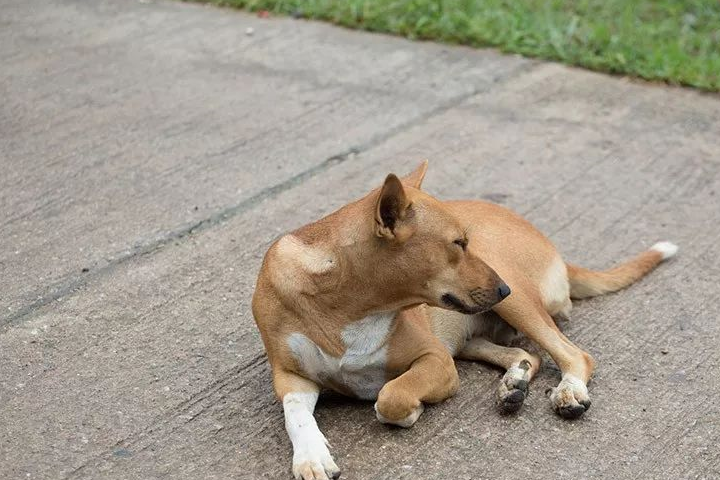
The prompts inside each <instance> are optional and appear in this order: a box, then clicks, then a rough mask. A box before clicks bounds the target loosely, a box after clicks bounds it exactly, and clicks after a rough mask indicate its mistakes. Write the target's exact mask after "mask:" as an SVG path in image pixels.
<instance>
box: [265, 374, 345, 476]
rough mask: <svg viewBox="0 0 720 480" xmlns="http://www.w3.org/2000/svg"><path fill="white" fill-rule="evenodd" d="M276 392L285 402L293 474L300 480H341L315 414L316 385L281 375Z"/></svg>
mask: <svg viewBox="0 0 720 480" xmlns="http://www.w3.org/2000/svg"><path fill="white" fill-rule="evenodd" d="M274 381H275V390H276V392H277V395H278V398H280V399H281V400H282V403H283V410H284V412H285V428H286V429H287V432H288V436H289V437H290V441H291V442H292V446H293V466H292V471H293V475H294V476H295V478H296V479H298V480H300V479H302V480H329V479H330V478H332V479H337V478H339V477H340V469H339V468H338V466H337V465H336V464H335V461H334V460H333V458H332V456H331V455H330V451H329V450H328V442H327V439H325V435H323V433H322V432H321V431H320V429H319V428H318V426H317V422H315V417H314V416H313V412H314V411H315V404H316V403H317V399H318V393H319V391H320V389H319V387H318V385H317V384H316V383H315V382H312V381H310V380H307V379H305V378H303V377H300V376H299V375H295V374H293V373H286V372H278V373H276V374H275V375H274Z"/></svg>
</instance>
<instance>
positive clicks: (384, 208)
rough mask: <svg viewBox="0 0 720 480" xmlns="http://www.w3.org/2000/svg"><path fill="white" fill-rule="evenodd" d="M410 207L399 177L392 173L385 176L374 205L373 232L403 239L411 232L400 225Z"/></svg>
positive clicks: (390, 237) (386, 236)
mask: <svg viewBox="0 0 720 480" xmlns="http://www.w3.org/2000/svg"><path fill="white" fill-rule="evenodd" d="M409 209H410V201H409V200H408V197H407V195H406V194H405V189H404V188H403V186H402V183H401V182H400V179H399V178H398V177H397V176H396V175H395V174H394V173H391V174H390V175H388V176H387V178H385V183H384V184H383V186H382V188H381V189H380V195H379V196H378V200H377V205H376V206H375V234H376V235H377V236H378V237H385V238H389V239H397V240H399V241H405V239H407V238H408V237H409V236H410V235H411V232H410V231H409V229H408V228H405V227H407V226H404V225H402V223H403V220H404V219H405V218H406V217H407V214H408V211H409Z"/></svg>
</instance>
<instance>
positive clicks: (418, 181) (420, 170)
mask: <svg viewBox="0 0 720 480" xmlns="http://www.w3.org/2000/svg"><path fill="white" fill-rule="evenodd" d="M427 167H428V161H427V160H423V161H422V162H421V163H420V165H418V166H417V167H415V170H413V171H412V173H409V174H407V175H405V176H404V177H403V178H402V183H403V184H404V185H408V186H410V187H413V188H417V189H418V190H420V187H421V186H422V182H423V179H424V178H425V172H427Z"/></svg>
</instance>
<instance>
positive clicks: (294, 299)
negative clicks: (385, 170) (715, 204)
mask: <svg viewBox="0 0 720 480" xmlns="http://www.w3.org/2000/svg"><path fill="white" fill-rule="evenodd" d="M426 168H427V162H423V164H421V165H420V166H419V167H418V168H417V169H416V170H415V171H414V172H413V173H412V174H410V175H409V176H407V177H406V178H404V179H403V180H402V181H401V180H399V179H398V178H397V177H396V176H395V175H392V174H390V175H388V177H387V178H386V180H385V183H384V184H383V186H382V187H381V188H380V189H377V190H374V191H372V192H370V193H369V194H368V195H367V196H365V197H364V198H362V199H360V200H358V201H356V202H354V203H351V204H349V205H346V206H345V207H343V208H341V209H340V210H338V211H336V212H334V213H332V214H330V215H328V216H327V217H325V218H323V219H321V220H318V221H317V222H315V223H312V224H310V225H306V226H304V227H302V228H300V229H298V230H296V231H294V232H292V233H290V234H287V235H285V236H283V237H282V238H280V239H279V240H278V241H277V242H275V243H274V244H273V246H272V247H270V249H269V251H268V252H267V254H266V256H265V260H264V262H263V265H262V269H261V270H260V275H259V277H258V281H257V288H256V291H255V295H254V297H253V315H254V317H255V321H256V322H257V325H258V328H259V329H260V333H261V335H262V338H263V342H264V343H265V347H266V349H267V353H268V359H269V361H270V365H271V366H272V373H273V381H274V385H275V392H276V394H277V396H278V398H279V399H280V400H282V402H283V408H284V411H285V425H286V428H287V431H288V434H289V436H290V440H291V441H292V444H293V451H294V455H293V474H294V475H295V477H296V478H298V479H299V478H303V479H305V480H308V479H326V478H328V477H332V478H337V477H339V475H340V471H339V469H338V467H337V465H336V464H335V462H334V461H333V458H332V457H331V455H330V452H329V451H328V448H327V444H326V440H325V437H324V436H323V434H322V433H321V432H320V430H319V429H318V427H317V424H316V422H315V419H314V417H313V411H314V408H315V403H316V401H317V398H318V392H319V391H320V388H322V387H326V388H331V389H333V390H336V391H338V392H341V393H344V394H347V395H352V396H356V397H359V398H363V399H372V400H375V399H376V400H377V401H376V403H375V411H376V414H377V418H378V419H379V420H380V421H381V422H384V423H392V424H395V425H400V426H403V427H410V426H411V425H413V424H414V423H415V421H416V420H417V419H418V417H419V416H420V414H421V413H422V411H423V403H436V402H440V401H442V400H445V399H446V398H448V397H450V396H451V395H453V394H454V393H455V391H456V390H457V388H458V375H457V371H456V369H455V364H454V362H453V357H459V358H463V359H470V360H482V361H486V362H490V363H493V364H496V365H499V366H501V367H503V368H505V369H506V373H505V375H504V377H503V379H502V381H501V382H500V387H499V395H498V401H499V405H500V407H501V408H502V409H503V410H505V411H515V410H517V409H519V408H520V406H521V405H522V402H523V401H524V399H525V395H526V393H527V385H528V382H529V381H530V380H531V379H532V377H533V375H535V373H536V372H537V371H538V368H539V367H540V358H539V357H538V356H537V355H533V354H530V353H528V352H526V351H524V350H522V349H519V348H509V347H505V346H500V345H498V344H496V343H494V342H496V341H501V340H503V337H505V339H506V337H507V336H508V335H507V334H508V332H509V333H513V329H516V330H519V331H520V332H522V333H524V334H525V335H526V336H527V337H529V338H530V339H531V340H533V341H534V342H535V343H537V344H538V345H539V346H540V347H542V348H543V349H545V350H546V351H547V352H548V353H549V354H550V356H551V357H552V358H553V360H554V361H555V362H556V363H557V364H558V366H559V367H560V370H561V371H562V380H561V381H560V384H559V385H558V386H557V387H556V388H554V389H553V391H552V393H551V395H550V401H551V403H552V405H553V407H554V409H555V410H556V411H557V412H558V413H559V414H560V415H562V416H563V417H566V418H575V417H578V416H580V415H581V414H582V413H583V412H585V410H587V409H588V408H589V406H590V398H589V396H588V391H587V387H586V384H587V382H588V380H589V379H590V376H591V375H592V372H593V368H594V361H593V359H592V358H591V357H590V355H588V354H587V353H586V352H584V351H582V350H581V349H579V348H578V347H576V346H575V345H573V344H572V343H571V342H570V340H568V339H567V338H566V337H565V335H563V334H562V333H561V332H560V331H559V330H558V328H557V327H556V326H555V322H554V320H553V316H556V317H557V316H561V317H566V316H567V315H568V314H569V312H570V308H571V306H572V305H571V302H570V298H571V297H573V298H585V297H590V296H593V295H599V294H602V293H606V292H612V291H615V290H619V289H621V288H623V287H625V286H627V285H629V284H631V283H632V282H634V281H636V280H637V279H639V278H640V277H642V276H643V275H645V274H646V273H647V272H649V271H650V270H651V269H652V268H653V267H655V266H656V265H657V264H658V263H660V262H661V261H662V260H664V259H666V258H669V257H671V256H673V255H674V254H675V253H676V251H677V247H676V246H675V245H673V244H671V243H668V242H662V243H658V244H656V245H655V246H653V247H652V248H651V249H650V250H648V251H646V252H644V253H642V254H640V255H639V256H637V257H636V258H634V259H633V260H630V261H629V262H627V263H624V264H622V265H620V266H618V267H616V268H614V269H612V270H608V271H605V272H594V271H590V270H586V269H583V268H581V267H577V266H574V265H570V264H566V263H565V262H564V261H563V259H562V258H561V257H560V255H559V254H558V252H557V251H556V250H555V248H554V247H553V245H552V244H551V243H550V241H549V240H548V239H547V238H546V237H545V236H543V235H542V234H541V233H540V232H538V231H537V230H536V229H535V228H533V226H532V225H530V224H529V223H528V222H527V221H525V220H524V219H522V218H521V217H519V216H518V215H516V214H514V213H512V212H510V211H509V210H507V209H505V208H503V207H500V206H498V205H493V204H489V203H485V202H477V201H456V202H441V201H439V200H437V199H435V198H433V197H431V196H430V195H428V194H426V193H425V192H423V191H421V190H420V185H421V183H422V179H423V177H424V176H425V170H426ZM511 290H512V295H510V292H511ZM506 297H508V298H506ZM491 309H492V311H491V312H488V311H489V310H491ZM484 312H488V313H484Z"/></svg>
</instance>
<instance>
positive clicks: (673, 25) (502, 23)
mask: <svg viewBox="0 0 720 480" xmlns="http://www.w3.org/2000/svg"><path fill="white" fill-rule="evenodd" d="M205 1H206V2H209V3H215V4H219V5H227V6H233V7H239V8H244V9H249V10H269V11H270V12H273V13H275V14H291V15H296V16H302V17H304V18H312V19H318V20H326V21H329V22H332V23H336V24H338V25H343V26H346V27H350V28H359V29H364V30H371V31H375V32H387V33H394V34H397V35H402V36H405V37H409V38H413V39H428V40H438V41H441V42H448V43H459V44H464V45H472V46H477V47H483V46H492V47H497V48H499V49H500V50H502V51H504V52H512V53H520V54H522V55H527V56H530V57H538V58H544V59H549V60H557V61H560V62H563V63H568V64H571V65H579V66H582V67H586V68H589V69H592V70H599V71H603V72H611V73H620V74H627V75H633V76H638V77H642V78H645V79H648V80H661V81H665V82H668V83H672V84H680V85H690V86H693V87H697V88H701V89H705V90H712V91H718V90H720V1H719V0H577V1H573V0H546V1H540V0H537V1H533V0H205Z"/></svg>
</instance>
